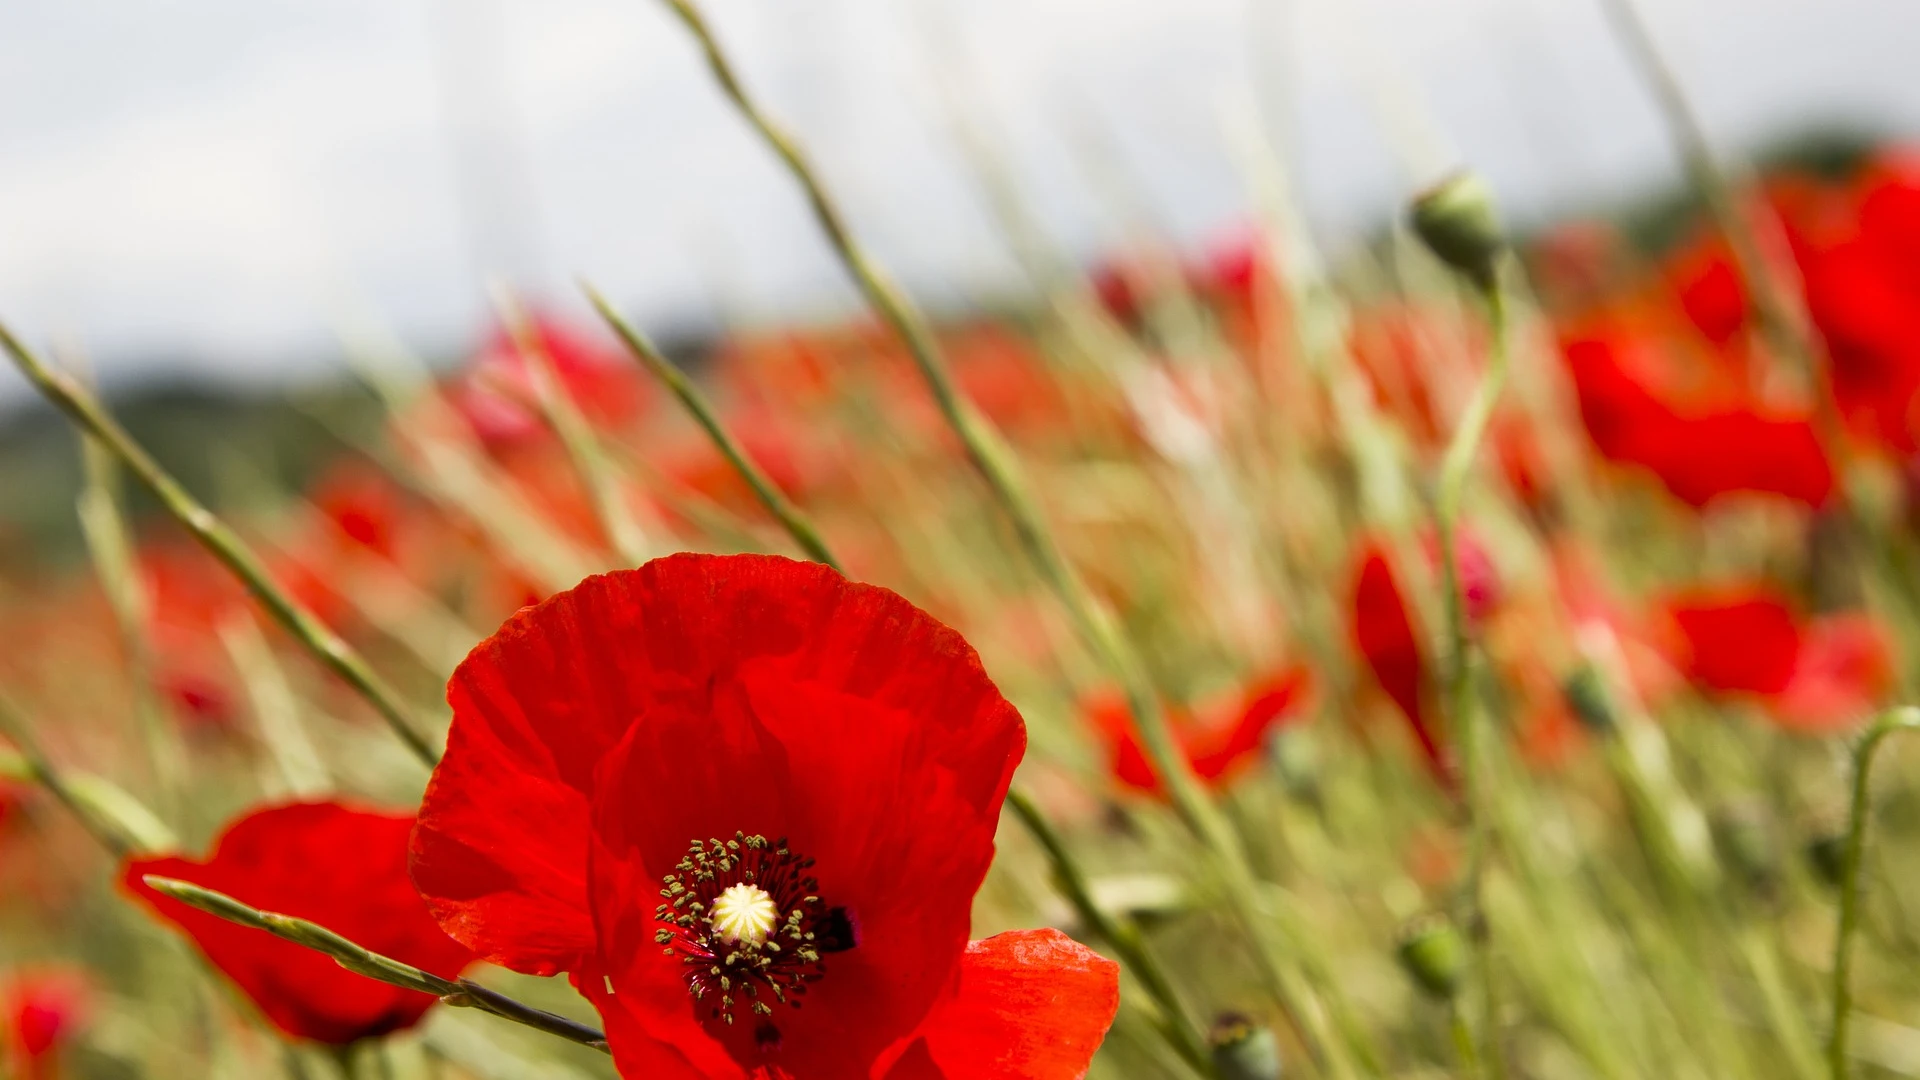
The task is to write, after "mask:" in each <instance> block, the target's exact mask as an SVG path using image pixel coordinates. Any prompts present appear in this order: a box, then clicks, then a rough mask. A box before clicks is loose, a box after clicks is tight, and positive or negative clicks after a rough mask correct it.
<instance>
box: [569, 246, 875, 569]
mask: <svg viewBox="0 0 1920 1080" xmlns="http://www.w3.org/2000/svg"><path fill="white" fill-rule="evenodd" d="M581 288H582V289H584V290H585V291H586V294H587V299H588V300H590V301H592V303H593V308H594V310H595V311H598V312H599V313H600V317H601V318H603V319H605V320H606V321H607V325H608V326H610V327H612V328H613V332H614V333H615V334H616V335H618V336H619V338H620V341H621V342H622V343H623V344H625V345H626V347H627V351H628V352H631V353H632V354H633V356H634V358H635V359H636V360H639V361H640V363H641V364H642V365H643V366H645V367H646V369H647V370H648V371H650V372H652V373H653V376H654V378H656V379H659V380H660V381H661V383H663V384H664V385H665V386H666V388H667V391H668V392H669V393H671V394H672V395H673V396H674V399H675V400H677V401H679V402H680V405H681V407H682V408H684V409H686V410H687V415H688V416H691V417H693V421H694V423H696V424H699V425H700V430H702V431H704V432H706V434H707V438H708V439H710V440H712V442H713V445H714V448H715V449H717V450H719V451H720V455H721V456H722V457H724V458H726V459H727V464H729V465H731V466H733V469H734V471H735V472H737V473H739V474H740V478H741V479H742V480H745V481H746V482H747V486H748V487H750V488H752V489H753V494H754V496H755V497H756V498H758V499H759V500H760V504H761V505H762V506H764V507H766V508H767V512H768V513H770V514H772V515H773V517H774V520H775V521H778V522H779V523H780V527H781V528H783V529H785V530H786V531H787V535H788V536H790V537H792V538H793V542H794V543H795V544H798V545H799V546H800V550H801V551H803V552H805V553H806V555H807V558H809V559H812V560H813V561H814V562H817V563H824V564H826V565H827V566H830V567H832V568H833V569H835V570H841V569H842V567H841V566H840V564H839V563H838V562H836V561H835V560H834V557H833V555H832V553H831V552H829V551H828V550H827V545H826V542H825V541H823V540H821V539H820V533H819V530H817V529H815V528H814V526H813V522H812V521H810V520H808V518H807V516H806V515H805V514H804V513H802V512H801V511H800V508H799V507H797V506H795V505H794V504H793V501H792V500H791V499H788V498H787V497H786V495H785V494H784V493H783V492H781V490H780V488H779V487H778V486H777V485H776V484H774V482H773V481H772V480H771V479H770V478H768V476H767V474H766V473H765V472H764V471H762V470H761V468H760V466H758V465H756V464H754V462H753V459H752V458H750V457H748V456H747V452H746V451H745V450H743V449H742V448H741V446H740V444H739V443H738V442H737V441H735V440H734V438H733V436H732V434H730V433H729V432H728V431H727V428H726V425H725V424H724V423H722V422H721V420H720V415H719V414H718V413H717V412H715V411H714V408H713V406H712V405H711V404H709V403H708V401H707V397H706V395H705V394H703V393H701V391H700V387H699V386H697V385H695V383H694V381H693V380H692V379H689V378H688V377H687V374H686V372H684V371H681V370H680V368H679V367H678V366H676V365H675V364H674V362H673V361H671V360H669V359H667V357H666V355H665V354H664V353H662V352H661V351H660V350H659V349H658V348H655V347H654V344H653V342H652V341H651V340H649V339H648V338H647V336H646V335H645V334H643V333H641V332H640V331H639V329H638V328H636V327H635V326H634V325H633V324H632V323H629V322H628V321H627V320H625V319H623V318H621V317H620V313H619V312H617V311H615V310H614V309H613V305H612V304H609V303H608V302H607V298H606V297H604V296H602V295H600V291H599V290H598V289H595V288H594V287H593V286H592V285H588V284H585V283H582V284H581Z"/></svg>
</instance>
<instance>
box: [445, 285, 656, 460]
mask: <svg viewBox="0 0 1920 1080" xmlns="http://www.w3.org/2000/svg"><path fill="white" fill-rule="evenodd" d="M532 322H533V332H534V336H535V337H536V338H537V339H538V341H539V343H540V347H541V348H542V349H544V350H545V351H546V354H547V356H548V358H550V359H551V360H552V362H553V367H554V371H555V372H556V373H557V374H558V375H559V377H560V384H561V386H562V387H564V388H565V389H566V391H567V392H568V393H569V394H570V395H571V396H572V398H573V400H574V403H575V404H577V405H578V406H579V407H580V411H581V412H582V413H584V414H585V415H586V417H587V418H588V419H589V420H592V421H595V422H596V423H599V424H602V425H606V426H618V425H622V424H625V423H628V422H629V421H631V420H633V419H634V418H635V417H637V416H639V415H640V413H641V411H642V410H643V409H644V408H645V407H646V405H647V403H648V401H649V400H650V399H651V390H652V385H651V384H650V383H649V382H648V380H647V375H646V373H645V372H644V371H642V370H641V368H640V366H639V363H638V362H637V361H634V360H631V359H629V358H628V357H627V356H626V355H624V354H623V353H621V352H620V351H619V350H618V349H617V348H615V347H614V346H613V344H612V343H611V342H609V341H606V340H605V339H603V338H600V337H598V336H595V335H590V334H589V333H587V332H586V331H584V330H580V329H576V328H574V327H571V326H569V325H567V324H566V323H564V322H562V321H561V320H559V319H556V318H553V317H551V316H547V315H535V316H533V319H532ZM533 359H534V358H533V356H530V355H528V354H527V353H526V352H524V351H522V350H521V348H520V346H519V344H518V343H517V342H516V341H515V340H514V339H513V336H512V335H511V334H509V333H508V332H507V330H506V328H505V327H498V326H496V327H494V328H493V330H491V331H490V332H489V334H488V336H487V339H486V341H485V342H484V343H483V344H482V345H481V347H480V349H479V351H478V352H477V353H475V354H474V357H473V359H472V361H471V362H470V363H469V364H468V366H467V369H466V370H465V371H464V372H462V373H461V374H460V376H459V377H458V378H457V379H456V380H455V382H454V383H453V384H452V385H451V386H449V387H448V388H447V398H448V400H449V401H450V402H451V403H452V405H453V407H454V408H455V409H456V410H457V411H458V412H459V413H460V414H461V415H462V416H463V417H465V418H466V421H467V423H468V425H469V426H471V427H472V429H473V432H474V434H475V435H477V436H479V437H480V440H481V441H482V442H484V443H486V444H487V445H488V446H492V447H496V448H505V447H511V446H514V445H516V444H520V443H524V442H528V441H536V440H539V439H541V438H543V436H544V432H545V431H546V426H545V421H543V420H542V419H541V417H540V412H539V406H538V404H537V403H538V401H539V398H538V396H537V395H536V392H535V386H536V385H537V384H536V383H535V382H534V381H533V371H532V369H531V368H530V366H529V365H530V364H532V363H533Z"/></svg>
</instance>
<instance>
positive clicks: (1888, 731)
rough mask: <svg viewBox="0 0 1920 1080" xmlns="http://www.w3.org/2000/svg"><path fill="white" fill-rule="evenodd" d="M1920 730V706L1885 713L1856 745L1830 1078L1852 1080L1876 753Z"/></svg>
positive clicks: (1837, 937)
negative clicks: (1856, 942) (1858, 945)
mask: <svg viewBox="0 0 1920 1080" xmlns="http://www.w3.org/2000/svg"><path fill="white" fill-rule="evenodd" d="M1915 730H1920V708H1916V707H1914V706H1911V705H1909V706H1902V707H1900V708H1897V709H1890V710H1888V711H1887V712H1884V713H1881V714H1880V716H1879V717H1878V718H1876V719H1875V720H1874V722H1873V725H1872V726H1871V727H1869V728H1867V732H1866V734H1865V735H1863V736H1861V738H1860V741H1859V742H1858V743H1857V744H1856V745H1855V746H1854V748H1853V799H1852V802H1851V804H1850V806H1849V808H1848V811H1847V846H1846V849H1845V852H1844V853H1843V854H1842V856H1841V863H1840V914H1839V927H1838V929H1837V930H1836V931H1835V932H1834V936H1833V973H1832V980H1833V1026H1832V1029H1831V1033H1830V1034H1829V1036H1828V1038H1827V1071H1828V1074H1829V1077H1830V1080H1847V1071H1848V1070H1847V1038H1848V1035H1849V1030H1848V1028H1849V1024H1850V1023H1851V1021H1852V1013H1853V938H1854V934H1855V931H1857V930H1858V929H1859V924H1860V863H1861V856H1862V854H1863V853H1864V852H1865V851H1866V847H1867V820H1868V817H1869V814H1870V813H1871V807H1870V806H1869V805H1868V803H1869V801H1870V796H1871V794H1872V792H1871V788H1870V786H1869V781H1871V779H1872V775H1873V761H1874V757H1875V756H1876V755H1877V754H1878V753H1879V751H1880V746H1881V744H1882V743H1884V742H1886V741H1887V737H1888V736H1890V735H1892V734H1893V733H1894V732H1897V731H1915Z"/></svg>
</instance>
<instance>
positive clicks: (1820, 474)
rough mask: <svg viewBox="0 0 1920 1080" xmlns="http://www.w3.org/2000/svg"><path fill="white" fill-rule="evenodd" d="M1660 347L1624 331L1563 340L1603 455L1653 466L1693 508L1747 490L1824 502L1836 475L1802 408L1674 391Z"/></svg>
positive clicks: (1718, 389) (1738, 391)
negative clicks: (1663, 375)
mask: <svg viewBox="0 0 1920 1080" xmlns="http://www.w3.org/2000/svg"><path fill="white" fill-rule="evenodd" d="M1663 348H1664V347H1663V346H1662V345H1661V343H1660V340H1659V339H1658V338H1657V337H1655V336H1654V335H1651V334H1649V333H1645V332H1642V331H1640V330H1638V329H1635V328H1631V327H1628V326H1625V325H1620V324H1607V325H1603V326H1600V327H1597V328H1588V329H1586V330H1584V331H1581V332H1577V333H1573V334H1569V335H1568V336H1566V337H1565V338H1564V339H1563V341H1562V349H1563V352H1564V355H1565V357H1566V361H1567V369H1568V373H1569V374H1570V375H1571V376H1572V378H1573V384H1574V389H1575V391H1576V393H1577V394H1578V397H1579V405H1580V418H1581V420H1582V422H1583V423H1584V424H1585V426H1586V429H1587V434H1588V435H1589V436H1590V437H1591V438H1592V439H1593V444H1594V448H1595V449H1597V450H1598V451H1599V452H1600V454H1601V456H1602V457H1605V458H1607V459H1608V460H1611V461H1616V462H1620V463H1622V464H1630V465H1639V466H1641V467H1643V468H1646V469H1647V470H1649V471H1650V472H1652V473H1653V474H1654V475H1655V476H1657V477H1658V478H1659V479H1660V481H1661V483H1663V484H1664V485H1666V487H1667V490H1669V491H1671V492H1672V493H1673V494H1674V495H1675V496H1677V497H1678V498H1680V499H1681V500H1682V501H1684V502H1686V503H1688V504H1690V505H1693V506H1705V505H1707V503H1709V502H1710V501H1712V500H1713V499H1715V498H1717V497H1719V496H1722V495H1727V494H1731V493H1733V492H1742V491H1745V492H1756V493H1761V494H1775V495H1780V496H1783V497H1785V498H1788V499H1791V500H1793V501H1795V502H1800V503H1804V504H1806V505H1808V506H1819V505H1821V504H1822V503H1824V502H1826V500H1827V496H1828V495H1829V494H1830V493H1831V492H1832V490H1833V469H1832V467H1831V465H1830V464H1829V463H1828V461H1827V458H1826V454H1825V452H1824V451H1823V450H1822V449H1821V447H1820V441H1819V439H1818V437H1817V436H1816V435H1815V433H1814V429H1813V423H1812V421H1811V419H1810V418H1809V416H1808V415H1807V414H1806V413H1805V412H1804V411H1799V412H1796V411H1790V410H1783V409H1775V408H1769V407H1764V406H1762V405H1760V404H1759V403H1757V402H1756V401H1754V400H1753V398H1752V396H1751V395H1750V394H1748V393H1747V392H1746V391H1745V390H1744V389H1743V388H1741V387H1738V386H1731V385H1727V384H1726V383H1724V382H1720V383H1717V384H1712V385H1709V386H1707V387H1705V388H1704V389H1702V390H1700V391H1697V392H1695V393H1693V394H1691V395H1687V396H1684V397H1683V396H1681V395H1679V394H1676V393H1675V392H1674V391H1673V390H1672V389H1671V388H1669V387H1666V386H1663V385H1661V380H1660V378H1659V376H1658V375H1657V374H1656V373H1657V372H1659V371H1661V370H1662V369H1670V368H1671V367H1672V364H1671V363H1670V362H1669V361H1668V359H1667V358H1666V357H1664V356H1661V355H1659V353H1660V351H1661V350H1662V349H1663ZM1707 374H1708V375H1709V376H1712V375H1713V374H1715V373H1714V372H1712V371H1711V370H1709V371H1708V372H1707Z"/></svg>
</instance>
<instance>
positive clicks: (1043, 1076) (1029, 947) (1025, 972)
mask: <svg viewBox="0 0 1920 1080" xmlns="http://www.w3.org/2000/svg"><path fill="white" fill-rule="evenodd" d="M1119 1008H1120V967H1119V965H1117V964H1115V963H1114V962H1113V961H1111V960H1108V959H1106V958H1105V957H1103V956H1101V955H1100V954H1099V953H1096V952H1094V951H1093V950H1091V949H1089V948H1087V947H1086V946H1084V945H1082V944H1080V943H1079V942H1077V941H1074V940H1073V939H1072V938H1070V937H1068V936H1067V935H1065V934H1062V933H1061V932H1060V931H1058V930H1021V931H1015V932H1013V933H1007V934H999V935H996V936H994V937H990V938H987V939H986V940H984V941H975V942H973V943H971V944H969V945H968V946H967V954H966V957H965V959H963V960H962V961H961V964H960V987H959V991H958V992H957V993H956V994H955V995H954V996H953V997H950V998H948V999H946V1000H945V1001H943V1002H942V1003H941V1004H940V1006H939V1007H938V1008H937V1009H935V1010H934V1012H933V1014H932V1015H930V1016H929V1017H927V1022H926V1024H925V1026H923V1027H922V1029H921V1032H920V1037H919V1039H917V1040H916V1041H915V1043H914V1044H913V1045H912V1046H910V1047H908V1049H907V1052H906V1053H905V1054H903V1055H902V1056H901V1058H900V1060H899V1061H898V1062H896V1063H895V1065H894V1067H893V1068H892V1069H891V1070H890V1071H889V1072H888V1073H887V1080H933V1078H936V1077H945V1078H951V1080H960V1078H962V1077H964V1078H966V1080H1073V1078H1075V1077H1079V1076H1083V1075H1085V1074H1086V1071H1087V1066H1088V1065H1089V1064H1090V1063H1091V1062H1092V1060H1093V1054H1094V1051H1096V1050H1098V1049H1099V1048H1100V1043H1101V1041H1102V1040H1103V1039H1104V1038H1106V1034H1107V1028H1108V1027H1109V1026H1111V1025H1112V1024H1113V1017H1114V1014H1115V1012H1117V1011H1118V1010H1119Z"/></svg>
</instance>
